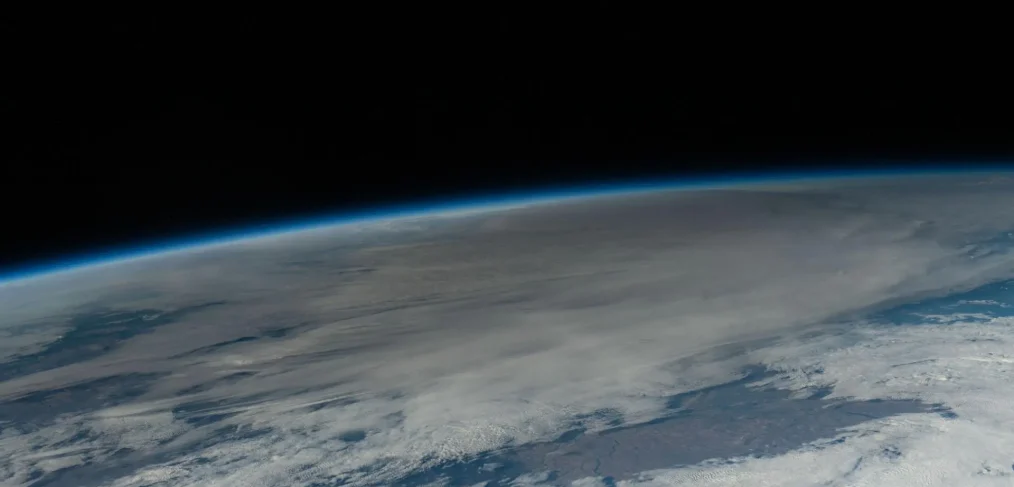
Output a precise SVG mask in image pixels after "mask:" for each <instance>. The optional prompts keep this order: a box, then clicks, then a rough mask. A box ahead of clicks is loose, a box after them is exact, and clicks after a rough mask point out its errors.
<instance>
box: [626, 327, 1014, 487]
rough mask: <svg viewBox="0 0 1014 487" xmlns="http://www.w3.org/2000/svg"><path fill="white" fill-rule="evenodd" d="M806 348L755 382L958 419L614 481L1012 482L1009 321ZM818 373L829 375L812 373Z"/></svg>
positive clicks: (900, 330) (910, 419) (861, 333)
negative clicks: (934, 408)
mask: <svg viewBox="0 0 1014 487" xmlns="http://www.w3.org/2000/svg"><path fill="white" fill-rule="evenodd" d="M848 338H849V341H854V343H853V344H852V345H847V346H841V343H842V342H843V341H844V339H843V337H841V336H835V337H827V338H825V339H824V340H821V341H817V342H811V343H806V344H801V345H800V346H797V347H789V348H784V349H781V350H778V349H774V350H766V351H765V352H764V353H765V354H767V355H769V356H770V355H771V354H777V353H782V354H784V355H785V356H784V357H783V358H775V359H771V358H770V357H769V360H770V361H769V364H770V365H771V366H772V367H773V368H775V369H778V370H781V371H783V372H782V373H781V374H780V375H779V376H778V377H777V378H775V379H773V380H771V381H769V382H766V383H764V384H757V385H758V386H760V385H764V386H777V387H782V388H789V389H806V388H812V387H817V386H830V387H832V389H833V393H832V395H831V397H835V396H837V397H849V398H859V399H887V398H891V399H920V400H923V401H926V402H931V403H940V404H943V405H945V406H947V407H948V408H949V409H950V410H951V411H952V412H953V413H954V414H956V415H957V416H956V417H944V416H941V415H940V414H937V413H922V414H908V415H901V416H897V417H892V418H889V419H883V420H877V421H871V422H867V423H864V424H862V425H860V426H859V427H856V428H854V429H850V430H848V431H842V432H841V434H840V436H838V437H837V438H829V439H827V440H822V441H818V442H815V443H813V444H811V445H808V446H807V447H805V448H802V449H800V450H798V451H796V452H793V453H790V454H787V455H782V456H778V457H774V458H763V459H750V458H741V459H733V460H732V461H721V462H715V463H713V464H707V463H706V464H702V465H698V466H694V467H689V468H681V469H675V470H660V471H653V472H645V473H643V474H642V476H641V478H639V479H634V480H630V481H626V482H620V484H619V485H624V486H628V487H634V486H638V487H641V486H643V487H648V486H702V487H719V486H721V487H726V486H740V485H751V486H785V487H793V486H800V487H802V486H815V485H843V486H845V485H848V486H866V485H869V486H874V485H876V486H884V487H891V486H919V487H930V486H941V487H943V486H954V485H961V486H999V485H1005V486H1006V485H1011V483H1012V482H1014V468H1012V465H1014V428H1011V424H1014V399H1012V398H1014V354H1012V353H1011V350H1012V347H1014V318H995V319H991V320H989V321H988V322H985V323H982V322H961V321H959V320H958V319H955V320H949V321H948V323H947V324H941V323H931V324H920V325H909V326H902V327H885V326H882V325H867V326H864V327H861V328H857V329H855V330H852V331H851V332H850V336H849V337H848ZM815 369H820V370H822V371H823V373H822V374H813V373H811V371H813V370H815Z"/></svg>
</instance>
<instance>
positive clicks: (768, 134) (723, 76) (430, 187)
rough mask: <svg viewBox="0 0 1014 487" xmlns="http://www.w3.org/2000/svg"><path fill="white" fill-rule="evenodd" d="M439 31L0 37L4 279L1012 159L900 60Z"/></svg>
mask: <svg viewBox="0 0 1014 487" xmlns="http://www.w3.org/2000/svg"><path fill="white" fill-rule="evenodd" d="M466 13H467V12H466ZM454 14H455V15H453V16H451V15H450V12H436V11H431V10H426V11H420V12H411V13H406V15H404V16H397V15H390V13H385V16H383V17H379V18H378V17H374V18H373V20H370V17H368V16H364V15H352V14H351V13H349V14H348V15H346V16H344V17H335V16H315V15H309V14H285V13H280V12H256V11H245V12H243V13H230V15H228V16H216V15H212V14H202V15H192V14H190V13H187V12H180V13H169V12H163V13H161V14H160V15H158V16H150V15H146V16H141V15H138V16H133V17H132V16H131V15H132V14H129V13H117V14H116V15H113V16H105V15H104V14H101V13H95V12H93V13H89V14H87V15H85V16H83V17H82V16H70V15H69V14H68V17H67V18H56V17H53V16H51V15H50V16H46V17H45V18H39V19H35V20H33V19H21V18H18V19H10V20H5V21H4V28H5V29H4V31H3V32H4V34H5V35H6V36H8V38H7V40H8V41H10V42H9V43H8V44H9V45H12V46H16V47H17V49H14V50H13V54H12V60H11V63H12V66H13V67H15V68H17V69H12V70H11V71H10V72H12V73H16V75H15V76H13V78H14V79H13V81H14V85H15V88H14V89H10V90H7V91H6V92H5V93H4V94H2V95H0V100H2V108H3V109H4V113H5V114H6V115H7V116H8V117H9V118H10V120H12V121H15V123H14V124H11V125H13V127H14V128H13V129H12V130H9V131H8V133H7V141H8V142H7V143H5V144H3V145H2V148H0V150H3V151H4V152H3V160H4V161H5V164H4V166H3V169H2V172H0V180H2V181H3V183H4V187H5V190H4V191H3V192H2V201H0V204H2V205H3V207H4V208H7V209H8V210H7V212H6V214H5V221H4V225H5V235H6V237H5V239H4V242H3V247H2V249H0V270H2V269H4V268H9V267H11V266H19V265H25V264H31V263H38V262H44V261H47V260H50V259H54V258H59V257H60V256H64V255H68V253H70V254H80V253H82V252H85V253H87V252H92V251H96V250H100V249H103V248H108V247H109V246H111V245H115V246H118V245H140V244H144V243H146V242H155V241H159V240H161V239H164V238H169V237H173V236H181V235H187V234H193V233H204V232H207V231H213V230H215V229H218V228H223V227H236V226H246V225H251V224H257V223H260V222H269V221H280V220H285V219H289V218H295V217H298V216H301V215H310V214H319V213H331V212H342V211H348V210H354V209H362V208H369V207H371V206H373V205H378V204H389V203H412V202H414V201H428V200H439V199H443V198H453V197H464V196H468V195H484V194H490V193H497V192H502V191H519V190H525V189H531V190H538V189H539V188H543V187H559V186H566V185H568V184H584V183H594V182H609V181H615V182H622V181H628V180H632V179H645V178H651V177H669V178H673V177H677V178H678V177H701V176H710V177H718V176H723V175H736V174H742V173H744V172H749V173H756V172H761V173H763V172H771V171H776V172H792V171H822V170H825V169H828V168H839V169H841V168H856V169H858V170H863V169H872V168H879V167H884V166H885V165H889V166H893V167H913V168H918V167H922V166H926V165H927V164H945V165H951V166H954V165H962V164H979V165H982V164H993V165H1002V164H1005V163H1006V162H1007V161H1012V160H1014V138H1012V135H1011V134H1014V130H1012V129H1014V123H1011V121H1010V119H1009V117H1008V116H1007V114H1009V113H1011V110H1010V108H1012V107H1014V103H1012V100H1014V98H1012V95H1011V94H1010V93H1009V90H1007V89H1006V88H1005V86H1004V83H1003V82H1002V80H997V81H996V86H990V85H989V84H988V83H987V81H984V80H989V79H991V78H990V77H988V76H979V77H977V78H976V79H975V80H974V83H971V82H969V84H968V86H965V85H958V84H954V83H952V82H951V81H950V80H947V81H946V82H945V81H943V80H942V79H941V77H940V76H939V75H937V76H934V77H930V76H924V75H923V74H921V72H917V71H916V70H915V69H914V68H912V70H911V71H909V68H908V66H907V64H906V62H910V60H911V59H912V58H913V56H914V55H912V54H911V53H909V54H907V55H906V57H904V58H903V59H904V60H905V62H902V61H898V59H895V58H892V59H891V60H890V62H889V63H885V65H887V66H892V67H893V69H894V71H891V72H887V71H885V70H884V69H883V68H882V67H880V66H877V67H875V68H874V67H868V68H866V69H865V70H864V69H859V68H856V69H843V67H842V66H841V65H838V64H836V63H835V62H830V61H829V62H828V63H827V66H818V65H817V61H815V60H814V59H813V58H812V57H800V58H791V56H789V55H787V59H786V60H784V61H783V62H776V61H774V60H773V59H770V57H768V56H766V54H764V52H763V48H761V47H756V48H755V49H756V50H757V52H747V51H742V52H737V53H735V54H736V56H734V57H731V56H730V55H729V53H726V52H720V51H719V49H720V47H719V46H711V45H700V44H699V43H695V42H691V41H693V40H694V39H693V36H690V37H687V38H682V39H672V40H669V41H664V42H663V41H661V40H660V39H655V38H654V35H655V34H654V33H656V31H657V32H670V31H672V30H673V29H672V28H671V26H670V25H669V24H666V23H665V22H669V20H665V19H671V16H661V15H658V14H655V13H652V12H632V11H627V10H623V11H620V10H617V8H616V7H614V6H611V5H609V4H607V3H601V2H600V3H594V4H589V6H588V7H587V10H586V11H583V12H540V14H539V15H530V13H528V12H478V11H476V12H472V13H471V14H474V18H475V19H477V20H476V22H475V23H474V25H473V24H468V23H466V24H465V25H461V23H453V22H448V21H449V19H452V18H459V17H460V15H463V14H462V13H461V12H454ZM471 14H469V15H471ZM378 19H379V20H378ZM663 20H664V21H665V22H663ZM449 23H453V24H454V25H453V26H451V25H447V26H446V28H444V24H449ZM677 30H678V29H677ZM645 44H652V45H656V46H661V47H665V49H662V51H663V52H664V53H665V54H666V55H665V56H664V57H659V56H655V55H650V54H649V53H648V52H647V51H646V50H645V49H644V48H643V46H644V45H645ZM638 46H640V47H638ZM667 46H671V47H667ZM743 49H749V46H748V47H745V48H743ZM762 54H764V55H762ZM825 54H826V57H828V58H829V59H830V57H832V56H831V54H830V53H825ZM800 55H801V56H802V54H800ZM934 55H936V56H938V55H939V53H934ZM903 64H904V65H905V66H902V65H903ZM894 72H896V73H898V76H893V75H891V74H890V73H894ZM874 74H875V76H874Z"/></svg>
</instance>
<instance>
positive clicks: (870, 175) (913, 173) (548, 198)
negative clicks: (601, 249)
mask: <svg viewBox="0 0 1014 487" xmlns="http://www.w3.org/2000/svg"><path fill="white" fill-rule="evenodd" d="M955 173H956V174H964V175H968V174H977V173H982V174H1008V173H1009V174H1011V175H1014V167H1012V168H1011V169H1009V170H1002V171H1001V170H997V169H996V168H992V167H987V168H972V169H969V168H961V167H960V166H952V165H945V166H941V167H936V168H933V167H927V168H921V169H911V168H907V169H898V168H888V169H881V170H870V169H866V170H854V169H840V170H825V171H816V172H815V171H791V172H781V173H770V172H763V173H756V174H736V175H731V176H710V177H698V178H686V177H677V178H647V179H641V180H636V181H625V182H598V183H585V184H571V185H562V186H557V187H553V188H551V189H547V188H542V189H539V190H520V191H517V190H515V191H502V192H497V191H491V192H487V193H481V194H480V195H478V196H476V195H472V196H465V197H460V196H459V197H454V198H446V199H441V198H431V199H428V200H423V201H416V202H410V203H401V204H397V203H396V204H378V205H368V206H366V207H365V208H363V209H361V210H358V211H337V212H329V213H326V214H323V215H320V214H318V215H310V216H298V215H295V216H290V217H287V218H282V219H276V220H273V221H272V222H262V223H259V224H255V225H247V226H242V227H237V228H230V229H229V230H227V231H212V232H206V233H202V234H196V235H194V234H191V235H186V234H184V236H182V237H165V238H162V239H157V240H155V241H151V242H149V243H147V244H134V245H129V246H126V247H119V248H117V247H115V246H109V247H108V248H106V249H104V250H97V251H92V252H86V253H84V254H80V255H78V256H76V257H74V258H71V259H46V260H44V261H43V262H42V263H34V264H31V265H29V266H27V267H19V266H14V267H13V268H9V269H4V268H0V286H2V285H3V284H5V283H16V282H17V281H23V280H26V279H37V278H44V277H46V276H49V275H52V274H58V273H65V272H69V271H79V270H85V269H87V268H89V267H93V266H99V265H114V264H116V263H117V262H122V261H126V260H131V259H138V258H146V257H153V256H159V255H164V254H166V253H170V252H180V251H187V250H195V249H199V248H201V247H208V246H214V245H228V244H230V243H234V242H237V241H242V240H250V239H258V238H270V237H272V236H277V235H280V234H291V233H298V232H303V231H313V230H320V229H325V228H332V227H339V226H345V225H354V224H357V223H371V222H373V223H376V222H378V221H384V220H394V219H401V218H425V217H427V216H440V215H441V214H442V213H447V212H460V211H465V212H482V211H489V210H496V209H504V208H510V207H514V206H521V205H527V204H539V203H550V202H556V201H562V200H567V199H583V198H594V197H603V196H609V195H621V194H637V193H651V192H659V191H695V190H707V189H730V188H736V187H749V186H756V185H765V184H772V183H779V184H784V183H800V182H807V181H810V182H826V181H849V180H866V179H869V180H876V179H883V178H891V177H905V176H907V177H939V176H942V175H947V174H955Z"/></svg>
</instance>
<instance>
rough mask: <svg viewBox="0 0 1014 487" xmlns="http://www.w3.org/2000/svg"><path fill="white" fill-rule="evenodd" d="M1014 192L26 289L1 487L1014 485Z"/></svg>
mask: <svg viewBox="0 0 1014 487" xmlns="http://www.w3.org/2000/svg"><path fill="white" fill-rule="evenodd" d="M1012 283H1014V177H1012V175H1009V174H1000V173H997V174H985V173H960V172H954V171H952V172H949V173H939V174H909V175H904V174H895V175H880V176H876V177H873V176H863V177H859V176H855V177H837V178H830V177H826V178H809V179H805V178H795V179H788V178H786V179H783V180H772V179H769V180H764V181H760V180H757V181H738V182H736V181H729V182H726V183H723V184H719V183H714V184H696V185H678V184H656V185H653V186H644V187H636V188H635V187H627V188H611V189H604V190H598V191H592V190H578V191H570V192H567V193H556V194H545V195H542V196H539V197H529V198H514V199H511V198H501V199H499V200H487V201H476V202H473V203H470V204H456V205H442V206H434V207H433V208H430V209H419V210H418V211H417V212H414V213H413V212H412V211H401V212H395V213H391V214H382V213H376V214H373V215H367V216H360V217H357V218H348V219H345V220H334V221H331V222H318V223H317V224H314V225H295V226H291V227H287V228H284V229H278V230H277V231H274V232H266V233H263V232H262V233H261V234H258V235H253V234H247V235H242V236H234V237H233V238H218V239H214V240H208V241H203V242H193V243H192V244H190V245H177V246H166V247H164V248H161V249H152V250H149V251H147V252H140V253H131V254H124V255H120V256H119V257H116V258H105V259H95V260H94V261H92V262H77V263H74V264H73V265H72V264H70V263H68V264H67V265H66V266H63V267H53V268H49V269H44V270H40V271H38V272H35V273H24V274H20V275H14V276H8V278H7V279H6V280H4V281H3V282H2V284H0V485H3V486H32V487H42V486H73V487H87V486H111V487H142V486H151V487H155V486H159V487H175V486H213V487H226V486H229V487H232V486H235V487H269V486H278V487H284V486H314V487H322V486H337V485H352V486H413V485H433V486H487V487H495V486H535V485H558V486H584V487H593V486H626V487H649V486H663V485H664V486H715V487H717V486H740V485H742V486H751V487H753V486H818V485H819V486H867V485H869V486H874V485H875V486H955V485H961V486H980V485H990V486H994V485H996V486H999V485H1004V486H1010V485H1014V289H1012V288H1011V285H1012Z"/></svg>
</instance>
